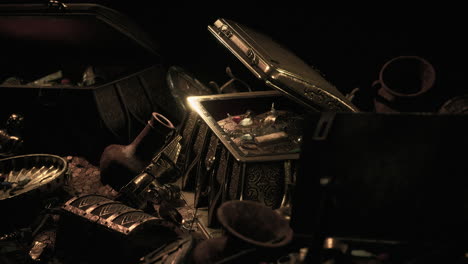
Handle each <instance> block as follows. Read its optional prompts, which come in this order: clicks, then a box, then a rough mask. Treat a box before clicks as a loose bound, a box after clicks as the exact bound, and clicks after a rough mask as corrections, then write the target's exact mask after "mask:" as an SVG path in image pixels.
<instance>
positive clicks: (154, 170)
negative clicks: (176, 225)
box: [117, 135, 181, 209]
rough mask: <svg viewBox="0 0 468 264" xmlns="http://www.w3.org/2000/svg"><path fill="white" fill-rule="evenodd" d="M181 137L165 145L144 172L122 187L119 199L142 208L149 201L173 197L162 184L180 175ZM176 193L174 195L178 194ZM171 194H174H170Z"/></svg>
mask: <svg viewBox="0 0 468 264" xmlns="http://www.w3.org/2000/svg"><path fill="white" fill-rule="evenodd" d="M180 139H181V136H180V135H177V136H175V137H174V138H173V139H172V140H171V141H170V142H169V143H168V144H167V145H166V146H164V147H163V148H162V150H160V151H159V152H158V153H157V154H156V155H155V156H154V157H153V159H152V161H151V162H150V164H149V165H148V166H147V167H146V168H145V169H144V170H143V172H142V173H140V174H138V175H137V176H135V177H134V178H133V179H132V180H131V181H130V182H128V183H127V184H126V185H125V186H124V187H122V189H121V190H120V191H119V196H118V198H117V199H118V200H120V201H122V202H124V203H126V204H129V205H131V206H133V207H135V208H139V209H142V208H144V207H145V206H146V203H147V201H155V200H161V199H166V198H171V197H168V196H167V195H166V194H168V193H167V192H165V190H169V189H167V188H165V187H163V186H164V185H162V184H165V183H169V182H174V181H176V180H177V177H178V176H179V172H178V170H177V168H176V163H177V159H178V157H179V154H180V149H181V145H180V143H179V142H180ZM164 193H166V194H164ZM169 193H170V192H169ZM175 193H177V192H175ZM175 193H174V194H173V195H174V196H176V195H177V194H175ZM179 195H180V193H179ZM169 196H172V195H170V194H169Z"/></svg>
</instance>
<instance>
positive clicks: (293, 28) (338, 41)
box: [3, 0, 467, 111]
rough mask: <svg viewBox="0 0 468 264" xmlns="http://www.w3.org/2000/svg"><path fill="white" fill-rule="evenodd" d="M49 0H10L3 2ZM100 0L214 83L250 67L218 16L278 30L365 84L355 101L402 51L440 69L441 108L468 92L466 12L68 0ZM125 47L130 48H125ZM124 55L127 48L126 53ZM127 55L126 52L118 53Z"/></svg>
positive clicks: (288, 41)
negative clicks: (215, 28)
mask: <svg viewBox="0 0 468 264" xmlns="http://www.w3.org/2000/svg"><path fill="white" fill-rule="evenodd" d="M8 2H9V3H12V2H13V3H25V2H29V3H31V2H33V3H41V2H44V3H45V2H47V1H4V2H3V3H8ZM64 2H65V3H83V2H87V3H98V4H102V5H104V6H107V7H110V8H113V9H116V10H117V11H120V12H121V13H124V14H126V15H128V16H129V17H130V18H131V20H133V21H134V22H135V23H136V24H137V25H138V26H139V27H141V28H142V29H143V31H145V32H147V33H148V34H149V35H150V37H151V38H152V39H153V40H154V42H155V43H156V44H157V45H158V46H159V51H160V54H161V57H162V58H163V61H164V64H165V66H167V67H169V66H172V65H177V66H182V67H183V68H185V69H186V70H188V71H189V72H191V73H192V74H193V75H194V76H195V77H196V78H198V79H199V80H200V81H202V82H203V83H205V84H207V83H208V82H209V81H212V80H214V81H216V82H217V83H218V84H220V85H221V84H223V83H224V82H226V81H227V80H228V78H227V76H226V74H225V67H226V66H231V67H233V72H234V73H235V74H236V75H240V77H242V78H244V77H245V73H243V72H242V71H244V70H245V68H244V67H243V66H242V65H241V64H240V63H238V62H237V61H236V59H234V56H232V55H230V54H229V51H228V50H226V49H225V48H224V47H221V45H220V44H219V43H218V42H217V41H216V40H215V38H214V37H213V36H211V35H210V33H209V32H208V30H207V26H208V25H210V24H212V23H213V22H214V21H215V20H216V19H218V18H226V19H231V20H234V21H236V22H238V23H241V24H244V25H248V26H249V27H251V28H253V29H256V30H257V31H260V32H263V33H265V34H266V35H269V36H271V37H272V38H273V39H274V40H276V41H277V42H279V43H281V44H283V46H285V47H287V48H289V49H290V50H291V51H293V52H294V53H295V54H296V55H297V56H299V57H300V58H302V59H303V60H304V61H305V62H306V63H308V64H310V65H313V66H315V68H317V69H319V70H320V71H321V72H322V73H323V74H324V75H325V77H326V78H327V79H328V80H329V81H330V82H331V83H333V84H334V85H335V86H337V88H338V89H339V90H340V91H342V92H343V93H345V94H346V93H348V92H349V91H351V90H352V89H353V88H356V87H359V88H360V89H361V92H359V93H358V94H357V96H356V99H355V103H356V104H357V106H358V107H360V109H361V110H364V111H372V110H373V104H372V97H373V93H374V91H373V90H372V89H371V84H372V82H373V81H374V80H375V79H376V78H377V76H378V72H379V70H380V68H381V67H382V66H383V64H384V63H385V62H386V61H388V60H390V59H392V58H394V57H396V56H402V55H416V56H421V57H423V58H425V59H427V60H428V61H429V62H431V63H432V64H433V65H434V67H435V69H436V74H437V76H436V86H435V87H434V89H432V90H431V91H430V92H429V93H427V94H426V95H425V99H427V101H430V105H431V106H432V108H428V109H424V110H429V111H436V110H437V109H438V108H439V107H440V106H441V105H442V104H443V103H444V102H445V101H446V100H448V99H449V98H451V97H453V96H456V95H461V94H465V93H467V88H466V87H465V84H464V82H465V73H466V72H467V65H466V63H465V61H466V47H467V45H466V44H467V41H466V40H464V37H463V35H464V31H465V28H464V26H465V24H467V23H466V22H467V21H466V20H467V19H466V18H464V17H465V16H464V15H463V14H460V13H459V12H457V10H455V9H456V8H454V9H452V10H451V12H450V13H443V12H441V11H439V10H436V11H439V12H427V11H424V12H423V11H421V10H419V11H398V12H397V11H395V10H391V12H389V11H390V10H384V9H383V10H378V11H375V10H368V11H364V12H363V10H360V12H356V10H359V8H353V9H351V10H347V11H348V12H347V13H340V14H338V13H336V11H335V9H332V8H328V9H324V8H319V7H313V8H312V7H309V6H308V5H306V4H305V3H302V2H301V1H287V2H282V3H281V5H280V4H275V3H264V2H253V1H252V2H248V3H237V2H235V3H234V2H233V3H227V2H226V3H225V2H216V3H211V4H200V2H199V1H165V2H164V3H159V2H155V1H146V0H145V1H112V0H95V1H89V0H88V1H76V0H73V1H64ZM121 52H122V53H125V52H126V51H125V50H122V51H121ZM120 55H121V54H120ZM116 57H119V54H116Z"/></svg>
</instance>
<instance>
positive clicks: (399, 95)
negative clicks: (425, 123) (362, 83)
mask: <svg viewBox="0 0 468 264" xmlns="http://www.w3.org/2000/svg"><path fill="white" fill-rule="evenodd" d="M435 78H436V72H435V69H434V67H433V66H432V64H431V63H429V62H428V61H427V60H425V59H423V58H421V57H418V56H399V57H395V58H393V59H391V60H389V61H388V62H386V63H385V64H384V65H383V66H382V69H381V70H380V72H379V78H378V80H376V81H374V83H373V84H372V86H373V87H376V88H377V89H378V91H377V95H378V96H377V98H376V99H374V105H375V111H376V112H379V113H383V112H409V111H410V110H412V111H417V110H418V109H411V108H410V107H408V105H411V104H412V103H413V104H414V98H416V97H418V96H421V95H422V94H424V93H426V92H427V91H429V90H430V89H431V88H432V87H433V86H434V84H435ZM411 99H413V100H411Z"/></svg>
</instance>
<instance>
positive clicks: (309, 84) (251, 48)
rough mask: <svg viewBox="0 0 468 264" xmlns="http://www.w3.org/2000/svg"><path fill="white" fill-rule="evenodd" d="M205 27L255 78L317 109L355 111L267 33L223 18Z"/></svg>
mask: <svg viewBox="0 0 468 264" xmlns="http://www.w3.org/2000/svg"><path fill="white" fill-rule="evenodd" d="M208 30H209V31H210V32H211V33H212V34H213V35H214V36H215V37H216V38H217V39H218V41H219V42H221V44H223V45H224V46H225V47H227V48H228V49H229V50H230V51H231V52H232V53H233V54H234V55H235V56H236V57H237V58H238V59H239V60H240V61H241V62H242V63H243V64H244V65H245V66H246V67H247V68H248V69H249V70H250V71H251V72H252V73H254V74H255V76H256V77H257V78H259V79H262V80H264V81H265V83H266V84H267V85H268V86H270V87H272V88H274V89H277V90H280V91H282V92H283V93H285V94H286V95H287V96H288V97H290V98H292V99H294V100H295V101H297V102H299V103H301V104H303V105H305V106H307V107H309V108H312V109H315V110H317V111H330V110H331V111H346V112H348V111H351V112H357V111H358V109H357V107H356V106H354V105H353V104H352V103H351V102H350V101H349V100H348V99H346V97H345V96H344V95H343V94H342V93H340V92H339V91H338V90H337V89H336V88H335V87H334V86H333V85H332V84H330V83H329V82H327V81H326V80H325V79H324V78H323V77H322V76H321V75H320V74H319V73H318V72H317V71H315V70H314V69H312V68H311V67H310V66H309V65H307V64H306V63H305V62H304V61H302V60H301V59H299V58H298V57H297V56H296V55H294V54H293V53H291V52H290V51H288V50H287V49H285V48H283V47H282V46H281V45H279V44H278V43H276V42H274V41H273V40H272V39H270V38H269V37H267V36H265V35H263V34H260V33H258V32H255V31H253V30H252V29H249V28H247V27H245V26H243V25H240V24H237V23H235V22H233V21H229V20H226V19H218V20H216V22H215V23H214V25H213V26H208Z"/></svg>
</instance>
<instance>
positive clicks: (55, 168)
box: [0, 154, 68, 229]
mask: <svg viewBox="0 0 468 264" xmlns="http://www.w3.org/2000/svg"><path fill="white" fill-rule="evenodd" d="M67 172H68V164H67V162H66V160H65V159H63V158H61V157H59V156H55V155H49V154H32V155H23V156H15V157H10V158H6V159H0V177H2V178H3V183H11V188H3V189H2V188H0V207H1V208H2V210H3V211H4V212H8V213H6V214H5V215H3V214H2V217H1V218H0V229H2V228H3V227H4V226H5V225H6V224H8V225H10V226H17V227H21V226H25V225H27V224H30V222H31V221H32V220H33V219H34V217H35V216H37V214H39V212H40V211H41V210H43V207H44V206H45V204H43V203H44V202H45V201H46V199H47V198H50V197H51V196H52V195H54V194H56V193H58V192H59V191H60V190H61V187H62V186H63V183H64V182H65V181H66V178H67V175H68V174H67Z"/></svg>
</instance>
